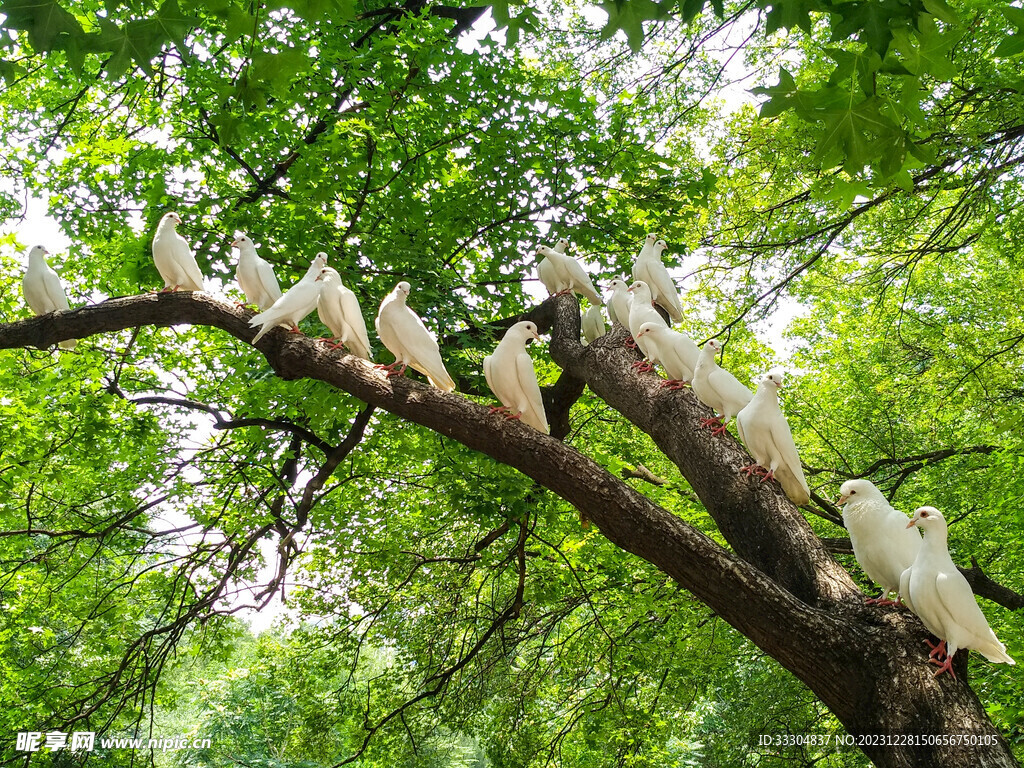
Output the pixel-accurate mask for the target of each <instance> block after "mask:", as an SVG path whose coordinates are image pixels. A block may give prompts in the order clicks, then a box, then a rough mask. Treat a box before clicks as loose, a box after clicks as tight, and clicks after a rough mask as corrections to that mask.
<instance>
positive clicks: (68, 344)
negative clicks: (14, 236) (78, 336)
mask: <svg viewBox="0 0 1024 768" xmlns="http://www.w3.org/2000/svg"><path fill="white" fill-rule="evenodd" d="M49 253H50V252H49V251H48V250H46V249H45V248H43V246H41V245H34V246H32V248H30V249H29V252H28V266H27V268H26V269H25V277H24V278H22V281H21V290H22V293H24V294H25V303H26V304H28V307H29V309H31V310H32V312H33V314H36V315H47V314H49V313H50V312H67V311H68V310H69V309H70V308H71V307H70V306H69V305H68V297H67V294H65V293H64V285H63V284H62V283H61V281H60V277H59V276H58V275H57V273H56V272H54V270H53V268H52V267H51V266H50V265H49V264H47V263H46V257H47V256H48V255H49ZM77 344H78V342H77V341H76V340H75V339H65V340H64V341H60V342H57V346H58V347H60V348H61V349H68V350H70V349H74V348H75V346H76V345H77Z"/></svg>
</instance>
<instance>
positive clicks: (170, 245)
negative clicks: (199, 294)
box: [153, 213, 203, 293]
mask: <svg viewBox="0 0 1024 768" xmlns="http://www.w3.org/2000/svg"><path fill="white" fill-rule="evenodd" d="M179 224H181V217H180V216H179V215H178V214H176V213H165V214H164V215H163V218H162V219H160V223H159V224H158V225H157V227H156V235H154V236H153V262H154V263H155V264H156V271H157V272H159V273H160V277H162V278H163V279H164V288H163V291H161V293H164V292H166V291H177V290H186V291H201V290H203V273H202V272H200V271H199V265H198V264H196V257H195V256H194V255H193V254H192V249H191V248H189V245H188V242H187V241H186V240H185V238H183V237H182V236H181V235H179V234H178V232H177V230H176V229H175V227H177V226H178V225H179Z"/></svg>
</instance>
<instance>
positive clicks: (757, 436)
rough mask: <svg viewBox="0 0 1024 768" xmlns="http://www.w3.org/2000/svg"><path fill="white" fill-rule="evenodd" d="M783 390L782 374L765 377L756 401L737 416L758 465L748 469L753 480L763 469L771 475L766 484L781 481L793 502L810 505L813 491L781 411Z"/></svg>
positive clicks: (745, 443) (748, 475)
mask: <svg viewBox="0 0 1024 768" xmlns="http://www.w3.org/2000/svg"><path fill="white" fill-rule="evenodd" d="M780 387H782V374H781V373H778V372H771V373H766V374H764V375H763V376H762V377H761V379H760V381H759V382H758V384H757V392H755V393H754V397H753V399H752V400H751V401H750V402H749V403H747V404H746V406H744V407H743V409H742V410H740V412H739V413H737V414H736V429H737V431H738V432H739V433H740V439H741V440H742V441H743V444H744V445H745V446H747V450H748V451H750V455H751V456H753V457H754V461H755V462H756V463H754V464H751V465H750V466H748V467H744V469H745V470H746V472H747V477H750V475H751V474H752V473H753V472H755V471H756V470H757V468H758V467H763V468H764V469H766V470H767V474H765V475H764V477H763V478H762V482H763V481H764V480H773V479H774V480H778V481H779V485H781V486H782V490H784V491H785V492H786V495H787V496H788V497H789V499H790V501H792V502H793V503H794V504H797V505H800V504H806V503H807V502H808V501H810V500H811V491H810V489H809V488H808V487H807V480H806V479H804V470H803V467H801V466H800V457H799V456H798V455H797V452H796V443H794V442H793V433H792V431H791V430H790V428H789V422H787V421H786V417H785V416H784V415H783V414H782V409H781V408H779V388H780Z"/></svg>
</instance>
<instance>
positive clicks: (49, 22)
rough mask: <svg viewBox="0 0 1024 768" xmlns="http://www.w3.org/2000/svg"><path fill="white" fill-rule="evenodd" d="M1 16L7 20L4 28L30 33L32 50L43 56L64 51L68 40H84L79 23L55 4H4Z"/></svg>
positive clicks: (28, 0) (47, 0)
mask: <svg viewBox="0 0 1024 768" xmlns="http://www.w3.org/2000/svg"><path fill="white" fill-rule="evenodd" d="M0 15H4V16H6V17H7V20H6V21H5V22H4V26H6V27H9V28H10V29H20V30H23V31H25V32H27V33H28V39H29V42H30V43H31V44H32V47H33V48H34V49H35V50H36V51H38V52H40V53H43V52H45V51H49V50H53V49H57V48H63V47H64V45H63V43H64V41H63V39H62V38H64V37H65V36H68V35H70V36H73V37H84V36H85V30H83V29H82V25H81V24H79V23H78V19H76V18H75V17H74V16H72V15H71V14H70V13H68V12H67V11H66V10H64V8H63V7H62V6H61V5H60V4H59V3H58V2H57V1H56V0H3V2H0Z"/></svg>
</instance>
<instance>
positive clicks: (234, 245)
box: [231, 239, 238, 248]
mask: <svg viewBox="0 0 1024 768" xmlns="http://www.w3.org/2000/svg"><path fill="white" fill-rule="evenodd" d="M231 247H232V248H237V247H238V240H237V239H235V240H232V241H231Z"/></svg>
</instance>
